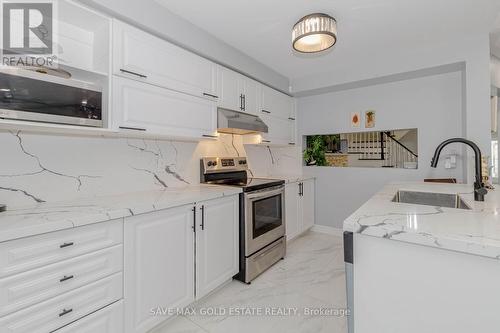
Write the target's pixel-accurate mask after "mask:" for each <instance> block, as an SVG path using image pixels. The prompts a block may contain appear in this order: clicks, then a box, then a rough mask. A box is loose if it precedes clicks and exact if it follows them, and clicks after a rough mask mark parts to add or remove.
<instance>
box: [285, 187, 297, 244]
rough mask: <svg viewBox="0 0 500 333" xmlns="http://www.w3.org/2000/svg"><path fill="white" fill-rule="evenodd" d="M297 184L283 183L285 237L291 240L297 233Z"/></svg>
mask: <svg viewBox="0 0 500 333" xmlns="http://www.w3.org/2000/svg"><path fill="white" fill-rule="evenodd" d="M299 192H300V188H299V184H298V183H289V184H286V185H285V222H286V239H287V240H291V239H293V238H295V237H296V236H297V235H298V234H299V233H300V229H299Z"/></svg>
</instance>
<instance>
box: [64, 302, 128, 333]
mask: <svg viewBox="0 0 500 333" xmlns="http://www.w3.org/2000/svg"><path fill="white" fill-rule="evenodd" d="M119 332H123V300H121V301H118V302H116V303H113V304H111V305H108V306H107V307H105V308H103V309H101V310H99V311H97V312H94V313H92V314H90V315H88V316H86V317H83V318H82V319H80V320H77V321H75V322H74V323H71V324H69V325H68V326H64V327H63V328H61V329H58V330H57V331H55V333H119Z"/></svg>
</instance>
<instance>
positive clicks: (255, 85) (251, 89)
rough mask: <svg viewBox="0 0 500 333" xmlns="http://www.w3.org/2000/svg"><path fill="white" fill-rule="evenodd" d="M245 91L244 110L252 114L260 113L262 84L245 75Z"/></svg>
mask: <svg viewBox="0 0 500 333" xmlns="http://www.w3.org/2000/svg"><path fill="white" fill-rule="evenodd" d="M243 83H244V91H243V102H244V103H243V111H244V112H246V113H251V114H258V112H259V110H260V104H261V103H260V100H261V95H262V93H261V89H262V85H261V84H260V83H259V82H257V81H255V80H252V79H250V78H246V77H244V80H243Z"/></svg>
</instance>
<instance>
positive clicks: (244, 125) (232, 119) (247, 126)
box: [217, 108, 268, 135]
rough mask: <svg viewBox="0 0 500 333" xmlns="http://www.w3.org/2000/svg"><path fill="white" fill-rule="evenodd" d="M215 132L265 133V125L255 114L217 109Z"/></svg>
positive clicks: (266, 130) (266, 129)
mask: <svg viewBox="0 0 500 333" xmlns="http://www.w3.org/2000/svg"><path fill="white" fill-rule="evenodd" d="M217 132H219V133H229V134H240V135H244V134H256V133H262V132H263V133H267V132H268V128H267V125H266V124H265V123H264V122H263V121H262V119H260V118H259V117H257V116H254V115H251V114H248V113H243V112H238V111H233V110H229V109H223V108H218V109H217Z"/></svg>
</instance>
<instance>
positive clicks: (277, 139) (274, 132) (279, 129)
mask: <svg viewBox="0 0 500 333" xmlns="http://www.w3.org/2000/svg"><path fill="white" fill-rule="evenodd" d="M261 118H262V120H263V121H264V123H266V125H267V126H268V130H269V132H268V133H262V143H263V144H272V145H293V144H295V123H294V122H293V120H289V119H283V118H277V117H274V116H272V115H268V114H262V115H261Z"/></svg>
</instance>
